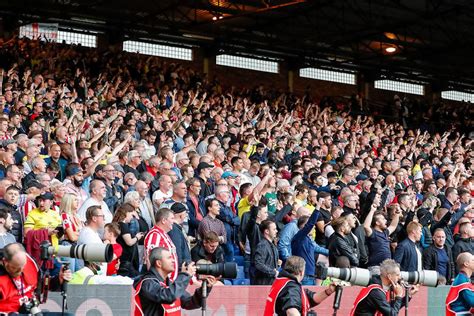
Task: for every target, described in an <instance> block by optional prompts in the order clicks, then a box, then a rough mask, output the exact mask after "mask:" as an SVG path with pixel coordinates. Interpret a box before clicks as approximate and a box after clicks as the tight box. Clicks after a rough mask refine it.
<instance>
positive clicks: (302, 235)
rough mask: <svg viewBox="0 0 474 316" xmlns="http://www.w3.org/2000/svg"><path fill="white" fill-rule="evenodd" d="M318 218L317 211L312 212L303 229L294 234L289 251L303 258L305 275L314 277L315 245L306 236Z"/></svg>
mask: <svg viewBox="0 0 474 316" xmlns="http://www.w3.org/2000/svg"><path fill="white" fill-rule="evenodd" d="M318 217H319V210H314V212H313V214H311V216H310V217H309V219H308V221H307V222H306V224H305V225H304V227H303V228H301V229H300V230H299V231H298V232H297V233H296V235H295V236H294V237H293V240H292V241H291V251H292V253H293V255H294V256H299V257H301V258H303V259H304V260H305V262H306V269H305V274H306V275H314V272H315V270H316V262H315V260H314V259H315V258H314V252H315V246H314V244H315V243H314V240H312V239H311V237H309V236H308V234H309V233H310V232H311V229H313V227H314V225H316V221H317V220H318Z"/></svg>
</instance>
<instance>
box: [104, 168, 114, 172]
mask: <svg viewBox="0 0 474 316" xmlns="http://www.w3.org/2000/svg"><path fill="white" fill-rule="evenodd" d="M103 171H104V172H113V171H115V169H104V170H103Z"/></svg>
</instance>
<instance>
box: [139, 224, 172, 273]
mask: <svg viewBox="0 0 474 316" xmlns="http://www.w3.org/2000/svg"><path fill="white" fill-rule="evenodd" d="M144 245H145V256H146V258H148V256H149V255H150V252H151V251H152V250H153V248H156V247H163V248H165V249H167V250H168V251H169V252H171V255H172V256H173V259H174V271H173V272H171V273H170V275H169V278H170V280H171V281H172V282H174V280H176V277H177V276H178V272H179V271H178V255H177V254H176V246H175V245H174V243H173V241H172V240H171V238H170V236H168V234H167V233H165V232H164V230H163V229H161V228H160V227H158V226H156V225H155V226H154V227H153V228H152V229H150V231H149V232H148V234H146V236H145V241H144Z"/></svg>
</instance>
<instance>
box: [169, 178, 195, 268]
mask: <svg viewBox="0 0 474 316" xmlns="http://www.w3.org/2000/svg"><path fill="white" fill-rule="evenodd" d="M182 184H183V185H184V183H182ZM171 210H172V211H173V213H174V223H173V228H172V229H171V230H170V231H169V232H168V235H169V236H170V238H171V240H172V241H173V244H174V245H175V246H176V250H177V252H176V254H177V256H178V266H182V264H183V263H184V262H186V263H189V262H191V246H190V244H189V240H188V236H187V235H186V232H185V231H184V227H183V223H184V222H185V221H186V217H187V216H188V214H187V209H186V207H185V206H184V204H183V203H174V204H173V205H172V206H171Z"/></svg>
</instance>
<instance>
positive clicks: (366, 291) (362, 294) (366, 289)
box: [350, 284, 390, 316]
mask: <svg viewBox="0 0 474 316" xmlns="http://www.w3.org/2000/svg"><path fill="white" fill-rule="evenodd" d="M375 289H380V290H382V291H383V292H384V293H385V297H386V298H387V301H390V292H389V291H385V290H384V289H383V287H382V286H381V285H379V284H372V285H369V286H367V287H364V288H363V289H362V290H361V291H360V292H359V294H358V295H357V297H356V299H355V301H354V306H353V307H352V310H351V313H350V316H354V315H355V314H354V313H355V311H356V309H357V306H358V305H359V303H360V302H361V301H362V300H363V299H364V298H366V297H367V296H368V295H369V293H370V291H372V290H375ZM375 316H382V313H380V312H376V313H375Z"/></svg>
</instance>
